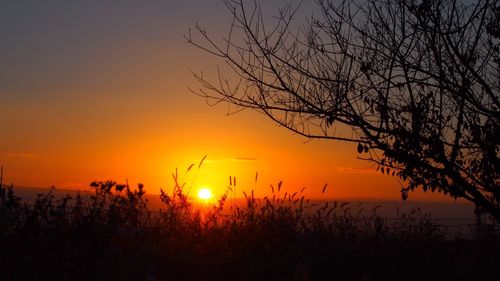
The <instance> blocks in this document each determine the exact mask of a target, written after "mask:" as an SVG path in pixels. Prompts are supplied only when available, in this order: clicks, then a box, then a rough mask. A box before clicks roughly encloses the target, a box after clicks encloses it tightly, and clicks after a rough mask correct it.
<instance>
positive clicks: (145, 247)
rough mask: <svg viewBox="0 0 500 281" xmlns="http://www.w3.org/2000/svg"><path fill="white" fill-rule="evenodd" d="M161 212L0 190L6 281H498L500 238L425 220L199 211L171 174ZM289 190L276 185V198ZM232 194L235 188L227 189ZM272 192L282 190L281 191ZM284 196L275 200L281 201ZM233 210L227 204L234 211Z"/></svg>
mask: <svg viewBox="0 0 500 281" xmlns="http://www.w3.org/2000/svg"><path fill="white" fill-rule="evenodd" d="M174 180H175V186H174V188H173V191H172V192H171V193H169V194H167V193H165V192H163V191H162V193H161V195H160V197H161V201H162V204H163V205H162V209H161V211H160V212H152V211H150V210H149V209H148V207H147V200H146V199H145V196H144V195H145V191H144V189H143V186H142V185H139V186H138V187H137V188H136V189H132V188H131V187H130V186H128V185H121V184H117V183H115V182H112V181H107V182H94V183H92V184H91V186H92V187H93V188H94V189H95V193H93V194H92V195H85V196H81V195H80V194H77V195H76V196H73V197H71V196H69V195H68V196H66V197H64V198H55V196H54V195H53V194H52V193H51V192H49V193H48V194H39V195H38V197H37V199H36V200H35V202H34V203H30V204H28V203H25V202H23V201H22V200H21V199H20V198H18V197H17V196H16V195H15V193H14V189H13V187H12V186H0V249H1V252H0V280H498V279H497V278H498V277H499V276H500V268H499V267H498V261H499V258H500V254H499V253H500V251H499V250H500V239H499V237H498V235H496V234H494V233H492V234H487V233H486V234H481V235H473V236H472V238H468V239H464V238H456V239H445V237H444V235H443V231H442V229H441V228H440V227H439V226H438V225H436V224H434V223H433V221H432V220H431V219H430V217H429V216H428V215H425V214H421V213H419V212H411V213H409V214H403V215H402V216H401V220H397V221H391V222H389V221H387V220H385V219H383V218H381V217H380V216H378V215H377V214H376V209H375V210H373V213H372V214H371V215H369V216H366V215H361V214H360V213H358V212H353V211H352V209H350V208H349V206H348V205H346V204H342V205H340V204H333V205H328V204H325V205H323V206H313V205H312V204H309V203H308V202H307V200H305V199H304V197H301V196H300V193H299V194H297V193H295V194H290V195H289V194H285V195H284V196H281V197H279V198H278V197H277V196H276V195H274V192H273V195H272V196H270V197H269V198H264V199H261V200H257V199H255V198H253V195H252V194H249V195H245V197H246V205H244V206H237V207H235V208H234V209H233V210H232V211H231V214H230V215H227V213H226V211H224V210H225V209H224V204H225V201H226V196H223V197H222V198H220V200H219V201H218V202H215V203H214V204H213V205H211V206H209V207H207V208H206V209H203V210H200V209H197V208H196V207H193V205H192V204H190V202H189V200H188V197H187V196H186V194H185V193H184V192H183V189H182V186H183V185H182V184H179V183H178V181H177V177H176V176H175V175H174ZM280 185H281V184H279V185H278V186H276V190H279V188H280V187H281V186H280ZM229 188H231V187H229ZM273 191H274V187H273ZM276 194H277V193H276ZM226 209H227V206H226Z"/></svg>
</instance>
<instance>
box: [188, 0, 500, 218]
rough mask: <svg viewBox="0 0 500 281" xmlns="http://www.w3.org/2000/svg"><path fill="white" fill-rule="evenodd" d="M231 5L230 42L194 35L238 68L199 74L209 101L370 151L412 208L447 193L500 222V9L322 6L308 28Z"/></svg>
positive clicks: (236, 2)
mask: <svg viewBox="0 0 500 281" xmlns="http://www.w3.org/2000/svg"><path fill="white" fill-rule="evenodd" d="M225 4H226V6H227V8H228V9H229V11H230V12H231V14H232V24H231V25H230V30H229V32H228V36H227V37H226V38H222V41H221V40H217V39H215V38H213V37H212V36H211V35H209V34H208V32H207V31H206V30H205V29H204V28H203V27H202V26H200V25H196V26H195V33H191V31H190V33H189V34H188V35H187V36H186V38H187V40H188V42H189V43H191V44H193V45H195V46H197V47H199V48H201V49H203V50H205V51H206V52H208V53H210V54H212V55H215V56H218V57H220V58H222V59H223V60H225V62H226V64H227V65H228V66H229V67H230V68H231V71H230V73H229V75H227V73H225V72H223V71H220V70H219V71H218V73H217V74H218V79H217V80H216V82H211V81H209V80H208V79H206V78H204V77H203V76H202V75H196V74H195V77H196V78H197V79H198V81H199V82H200V84H201V86H202V87H201V89H199V90H196V91H195V92H196V93H197V94H199V95H201V96H203V97H205V98H206V99H207V101H208V102H209V103H210V104H213V103H219V102H227V103H230V104H233V105H236V106H237V107H238V108H251V109H255V110H257V111H259V112H261V113H264V114H265V115H267V116H268V117H269V118H271V119H272V120H273V121H275V122H277V123H278V124H280V125H281V126H284V127H286V128H288V129H289V130H291V131H293V132H295V133H297V134H300V135H303V136H306V137H309V138H323V139H332V140H341V141H349V142H355V143H358V147H357V148H358V152H359V154H360V158H362V159H365V160H368V161H372V162H375V163H376V164H377V165H378V169H379V171H380V172H382V173H386V174H390V175H392V176H395V177H398V178H400V179H401V182H402V183H403V186H404V188H402V190H401V192H402V197H403V199H406V198H407V196H408V192H409V191H413V190H415V189H417V188H422V189H423V190H424V191H427V190H430V191H438V192H443V193H444V194H448V195H450V196H452V197H454V198H457V197H461V198H465V199H467V200H469V201H471V202H473V203H474V204H475V205H476V207H477V208H478V209H481V210H483V211H484V212H487V213H489V214H491V215H492V216H493V217H494V218H495V219H496V220H497V221H500V187H499V173H500V161H499V153H500V151H499V150H500V149H499V143H500V120H499V119H500V114H499V108H500V103H499V96H500V95H499V93H500V52H499V48H500V43H499V42H500V35H499V34H500V27H499V26H500V24H499V22H500V4H499V1H498V0H497V1H488V0H478V1H470V2H469V1H464V2H461V1H456V0H422V1H418V0H397V1H385V0H359V1H355V0H344V1H330V0H316V2H315V4H316V5H317V7H318V8H319V11H321V13H320V15H319V16H311V17H309V18H307V24H305V25H302V26H300V27H297V28H294V27H293V26H294V25H296V24H295V22H294V18H295V17H296V14H297V11H298V7H294V6H292V5H288V6H286V7H285V8H284V9H282V10H281V11H280V13H279V15H278V17H276V18H275V19H274V21H272V22H271V23H268V22H267V21H265V20H264V16H263V14H262V10H261V5H260V4H259V3H252V4H251V5H249V4H248V3H244V1H242V0H226V1H225ZM194 36H196V37H194ZM234 74H236V77H237V79H235V78H234V77H235V75H234Z"/></svg>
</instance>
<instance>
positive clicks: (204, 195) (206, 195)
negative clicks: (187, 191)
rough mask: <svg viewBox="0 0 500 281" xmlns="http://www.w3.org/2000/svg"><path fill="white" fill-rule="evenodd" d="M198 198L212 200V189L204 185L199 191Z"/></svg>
mask: <svg viewBox="0 0 500 281" xmlns="http://www.w3.org/2000/svg"><path fill="white" fill-rule="evenodd" d="M198 198H199V199H201V200H210V199H211V198H212V192H211V191H210V189H208V188H206V187H203V188H201V189H200V190H199V191H198Z"/></svg>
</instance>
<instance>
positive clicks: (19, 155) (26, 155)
mask: <svg viewBox="0 0 500 281" xmlns="http://www.w3.org/2000/svg"><path fill="white" fill-rule="evenodd" d="M0 156H7V157H17V158H32V157H40V156H41V155H40V154H37V153H30V152H0Z"/></svg>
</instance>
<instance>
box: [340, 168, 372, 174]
mask: <svg viewBox="0 0 500 281" xmlns="http://www.w3.org/2000/svg"><path fill="white" fill-rule="evenodd" d="M331 168H332V169H333V170H334V171H335V172H337V173H339V174H376V173H377V172H376V171H375V168H374V167H341V166H332V167H331Z"/></svg>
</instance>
